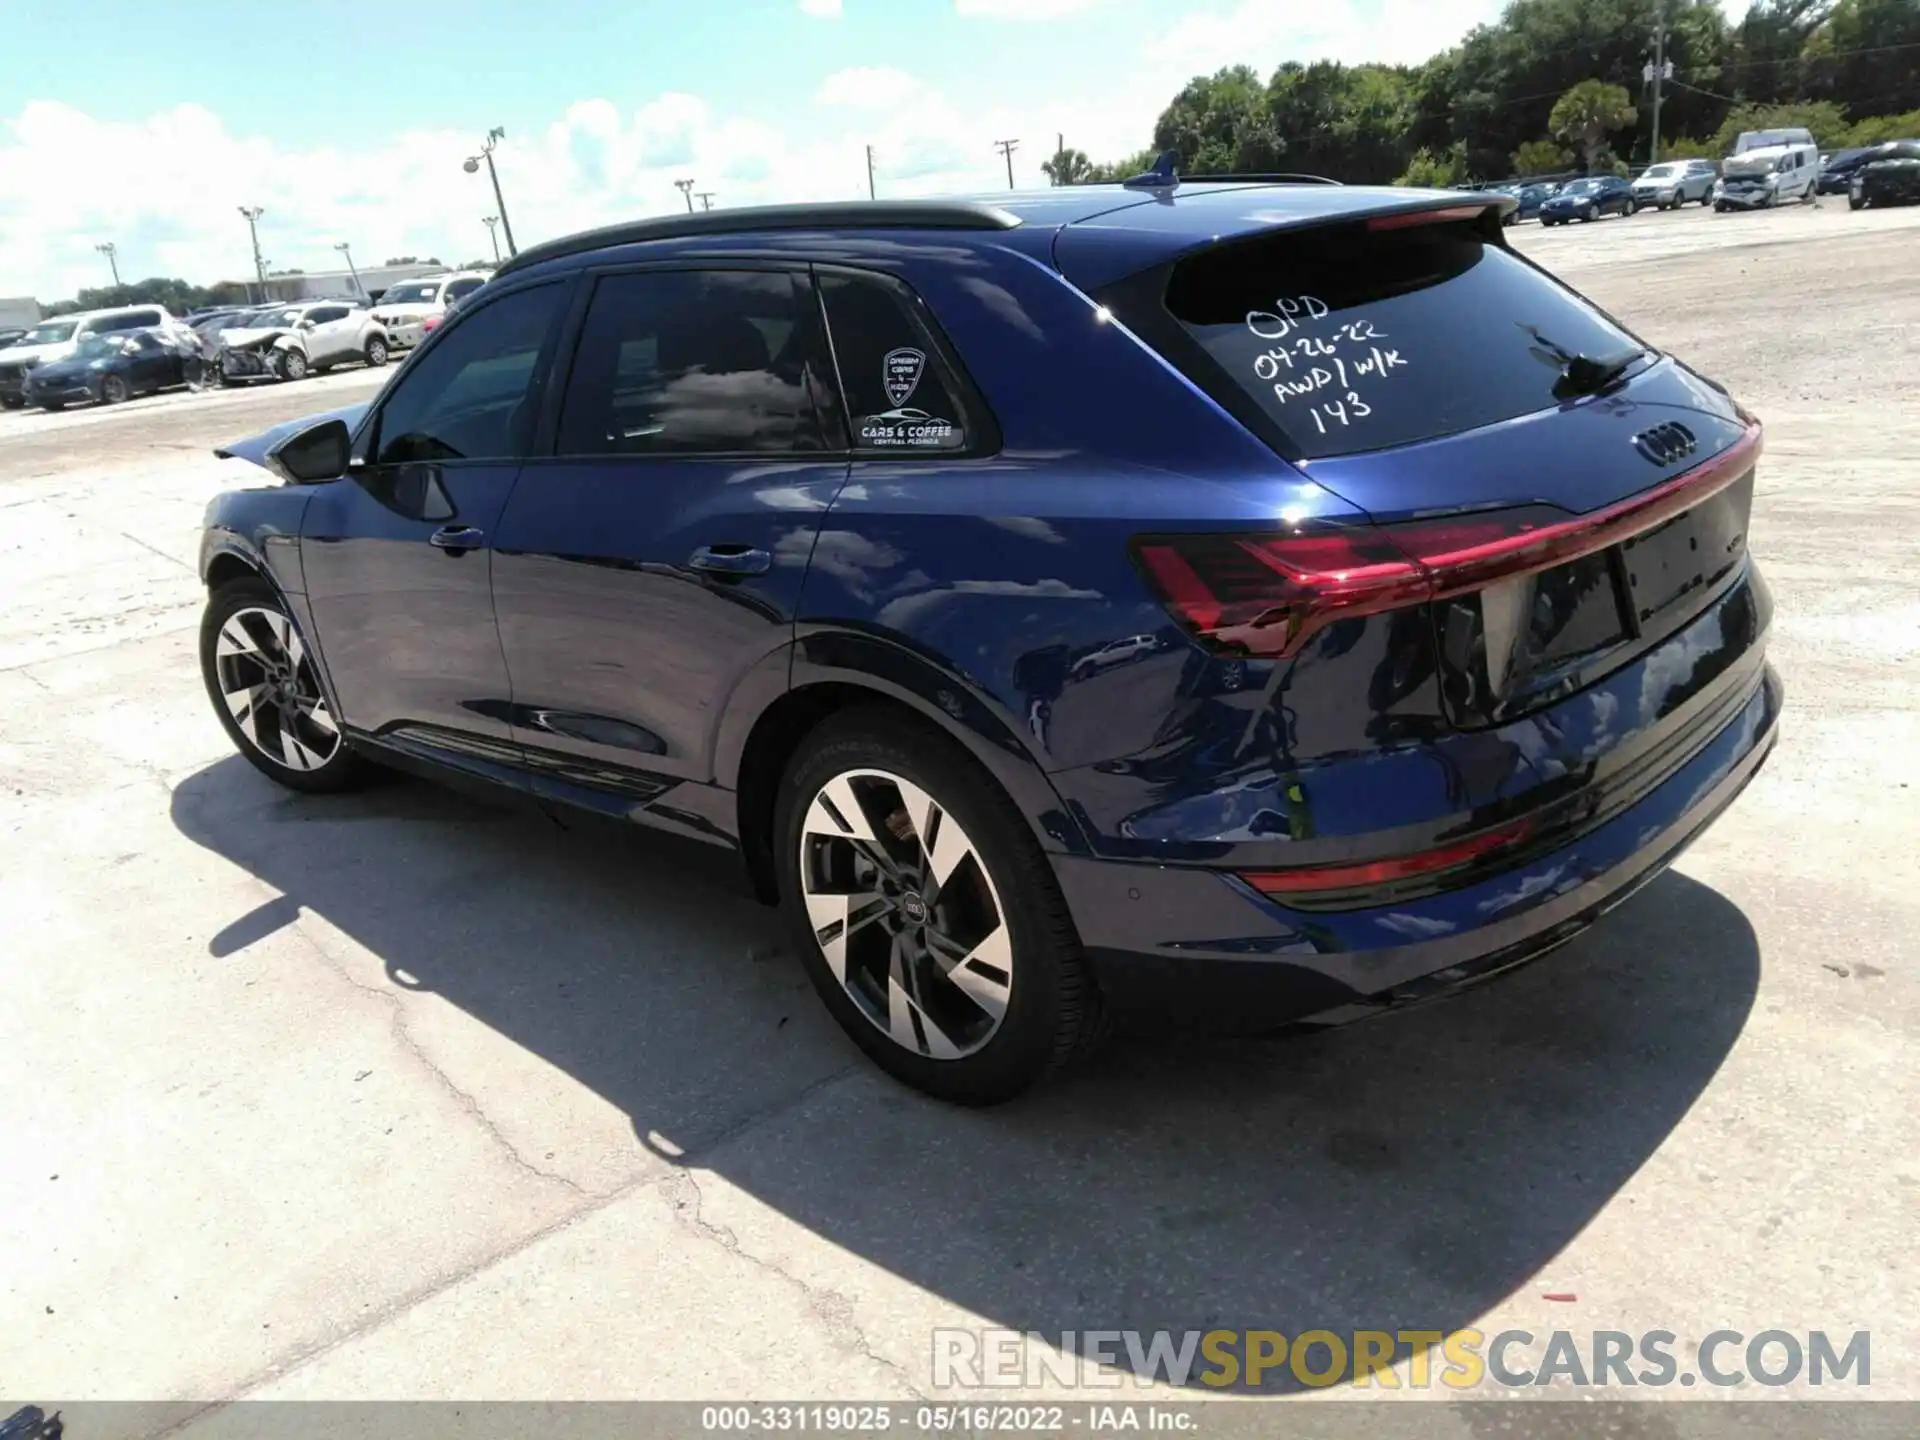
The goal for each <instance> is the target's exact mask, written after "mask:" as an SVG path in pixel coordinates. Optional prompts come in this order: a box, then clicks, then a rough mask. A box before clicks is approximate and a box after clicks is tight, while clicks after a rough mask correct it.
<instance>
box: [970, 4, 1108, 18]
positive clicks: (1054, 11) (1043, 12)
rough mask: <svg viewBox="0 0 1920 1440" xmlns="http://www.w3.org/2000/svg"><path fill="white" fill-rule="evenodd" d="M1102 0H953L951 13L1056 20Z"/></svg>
mask: <svg viewBox="0 0 1920 1440" xmlns="http://www.w3.org/2000/svg"><path fill="white" fill-rule="evenodd" d="M1101 3H1102V0H953V13H954V14H956V15H962V16H969V17H976V18H977V17H985V18H987V19H992V20H1058V19H1059V18H1060V17H1061V16H1062V15H1075V14H1078V13H1079V12H1080V11H1082V10H1091V9H1092V8H1093V7H1094V6H1096V5H1099V4H1101Z"/></svg>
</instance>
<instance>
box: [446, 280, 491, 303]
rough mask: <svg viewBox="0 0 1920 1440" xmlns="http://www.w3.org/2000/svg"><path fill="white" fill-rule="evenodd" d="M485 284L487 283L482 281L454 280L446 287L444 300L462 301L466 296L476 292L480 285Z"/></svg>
mask: <svg viewBox="0 0 1920 1440" xmlns="http://www.w3.org/2000/svg"><path fill="white" fill-rule="evenodd" d="M486 283H487V282H486V281H484V280H455V281H454V282H453V283H452V284H450V285H448V286H447V297H446V298H447V299H448V300H449V301H453V300H464V299H465V298H466V297H467V296H469V295H471V294H473V292H474V291H476V290H478V289H479V288H480V287H481V286H482V285H484V284H486Z"/></svg>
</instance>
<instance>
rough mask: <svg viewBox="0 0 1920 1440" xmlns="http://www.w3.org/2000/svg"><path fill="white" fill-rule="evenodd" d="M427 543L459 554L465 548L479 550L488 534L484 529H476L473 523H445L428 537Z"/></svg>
mask: <svg viewBox="0 0 1920 1440" xmlns="http://www.w3.org/2000/svg"><path fill="white" fill-rule="evenodd" d="M427 543H428V544H429V545H433V546H436V547H438V548H439V549H441V550H451V551H452V552H454V553H455V554H456V555H457V554H459V553H460V552H462V551H464V550H478V549H479V548H480V547H481V546H482V545H484V544H486V543H487V536H486V532H485V531H484V530H476V529H474V527H473V526H471V525H443V526H441V527H440V528H439V529H438V530H436V531H434V532H433V534H432V535H430V536H428V537H427Z"/></svg>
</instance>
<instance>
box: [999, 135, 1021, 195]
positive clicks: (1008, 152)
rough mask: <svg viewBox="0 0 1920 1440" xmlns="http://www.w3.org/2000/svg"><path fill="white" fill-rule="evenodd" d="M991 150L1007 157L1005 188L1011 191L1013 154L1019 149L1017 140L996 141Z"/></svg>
mask: <svg viewBox="0 0 1920 1440" xmlns="http://www.w3.org/2000/svg"><path fill="white" fill-rule="evenodd" d="M993 148H994V149H996V150H998V151H999V152H1000V153H1001V154H1002V155H1004V156H1006V157H1007V188H1008V189H1009V190H1011V189H1013V152H1014V151H1015V150H1017V149H1019V148H1020V142H1019V141H1018V140H996V141H994V142H993Z"/></svg>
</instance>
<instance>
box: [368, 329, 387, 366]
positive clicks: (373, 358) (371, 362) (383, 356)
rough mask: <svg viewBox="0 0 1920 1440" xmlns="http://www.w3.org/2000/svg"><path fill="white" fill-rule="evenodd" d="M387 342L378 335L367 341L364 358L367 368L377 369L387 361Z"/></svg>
mask: <svg viewBox="0 0 1920 1440" xmlns="http://www.w3.org/2000/svg"><path fill="white" fill-rule="evenodd" d="M387 355H388V351H387V342H386V341H384V340H382V339H381V338H380V337H379V336H378V335H376V336H374V337H373V339H371V340H369V341H367V349H366V355H365V359H366V362H367V368H368V369H377V368H379V367H380V366H382V365H384V364H386V363H387Z"/></svg>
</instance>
